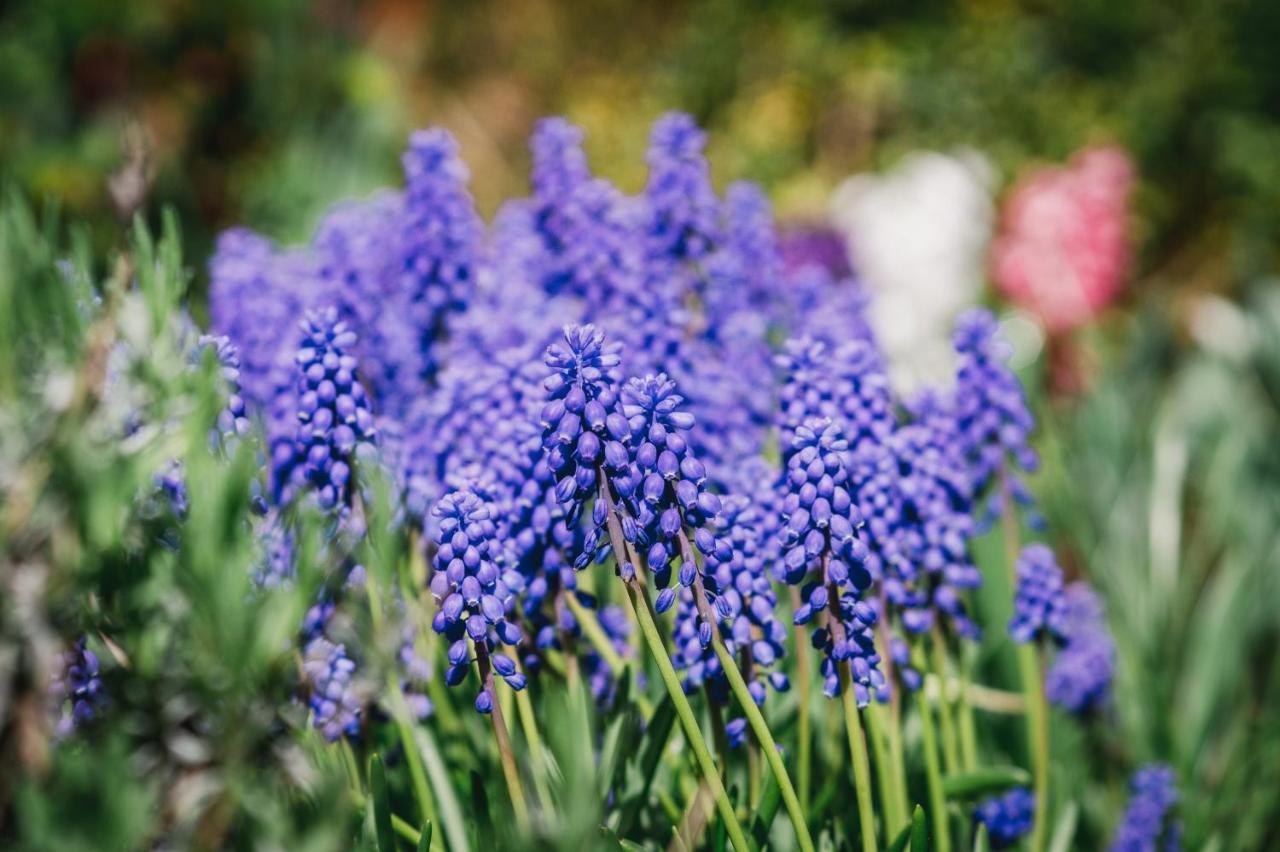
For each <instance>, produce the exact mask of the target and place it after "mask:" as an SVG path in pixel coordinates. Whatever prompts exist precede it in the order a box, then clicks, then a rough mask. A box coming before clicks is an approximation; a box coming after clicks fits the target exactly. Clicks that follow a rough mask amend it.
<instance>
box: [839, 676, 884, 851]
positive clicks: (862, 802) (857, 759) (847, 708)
mask: <svg viewBox="0 0 1280 852" xmlns="http://www.w3.org/2000/svg"><path fill="white" fill-rule="evenodd" d="M839 671H840V681H841V683H840V700H841V702H842V703H843V704H844V727H845V732H846V733H847V734H848V737H849V757H850V759H851V760H852V761H853V786H854V792H855V793H856V794H857V797H858V826H859V828H860V829H861V831H862V852H875V850H876V848H877V847H876V822H875V819H876V817H875V811H874V810H873V808H872V807H871V766H870V761H868V760H867V743H866V739H865V738H864V737H863V734H862V719H861V717H860V715H859V712H858V705H857V701H856V699H855V698H854V695H853V679H852V678H851V677H850V676H849V661H848V660H843V661H841V663H840V667H839Z"/></svg>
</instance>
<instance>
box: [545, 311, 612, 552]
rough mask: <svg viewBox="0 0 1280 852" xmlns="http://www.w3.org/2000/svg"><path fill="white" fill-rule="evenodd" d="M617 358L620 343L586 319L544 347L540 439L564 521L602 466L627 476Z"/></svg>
mask: <svg viewBox="0 0 1280 852" xmlns="http://www.w3.org/2000/svg"><path fill="white" fill-rule="evenodd" d="M621 362H622V357H621V355H620V347H619V346H618V345H617V344H615V343H605V335H604V332H603V331H601V330H600V329H598V328H596V327H595V326H593V325H590V324H588V325H582V326H577V325H575V326H568V327H566V328H565V330H564V345H561V344H559V343H554V344H552V345H551V346H549V347H548V348H547V355H546V364H547V366H548V367H549V368H550V369H551V371H552V373H551V375H550V376H548V377H547V379H546V381H545V382H543V387H544V388H545V389H546V393H547V403H546V405H544V406H543V408H542V412H541V421H542V441H543V447H544V449H545V450H546V461H547V465H548V467H549V468H550V470H551V473H552V475H553V476H554V477H555V481H556V491H555V493H556V499H557V500H558V502H559V503H560V506H561V508H562V509H563V510H564V514H565V520H566V523H568V524H570V525H572V524H573V523H574V522H575V521H576V520H577V518H578V517H579V516H580V515H581V513H582V508H583V504H584V502H585V501H586V500H588V499H589V498H590V497H592V496H593V495H594V494H595V493H596V488H597V485H598V483H597V471H599V470H600V469H601V468H602V467H603V468H605V469H608V470H609V471H611V472H615V473H618V474H620V475H622V477H623V480H622V481H623V482H628V481H629V480H628V479H627V478H626V475H627V474H628V472H629V463H630V459H629V457H628V453H627V448H626V446H624V444H623V442H624V441H626V440H627V439H628V437H629V436H630V434H631V427H630V425H629V424H628V422H627V419H626V418H625V417H624V416H623V415H622V413H621V412H619V411H617V410H616V405H617V390H616V388H617V384H618V380H619V376H620V371H619V369H618V366H619V364H621ZM628 494H629V492H624V493H623V494H622V495H621V496H624V497H625V496H628ZM600 509H601V511H602V510H603V506H601V507H600ZM602 520H603V519H600V521H602ZM597 526H599V522H598V523H597ZM593 538H595V539H596V540H593V541H592V542H591V546H589V547H587V548H586V550H587V551H593V550H594V549H595V544H596V541H598V536H596V537H593Z"/></svg>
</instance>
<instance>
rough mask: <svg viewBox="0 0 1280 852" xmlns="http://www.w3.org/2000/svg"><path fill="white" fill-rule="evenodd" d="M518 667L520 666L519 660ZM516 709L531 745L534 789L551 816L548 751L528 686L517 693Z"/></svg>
mask: <svg viewBox="0 0 1280 852" xmlns="http://www.w3.org/2000/svg"><path fill="white" fill-rule="evenodd" d="M516 667H517V668H519V667H520V664H519V663H518V662H517V663H516ZM516 709H517V710H518V711H519V716H520V730H521V731H523V732H524V741H525V742H526V743H527V744H528V745H529V763H530V764H531V769H532V770H533V790H534V793H535V794H537V797H538V802H539V804H540V805H541V806H542V811H543V814H544V815H546V816H550V814H551V801H552V799H551V788H550V786H548V783H547V763H546V752H545V751H544V750H543V748H542V736H541V735H540V734H539V733H538V721H537V719H536V718H535V716H534V714H533V702H532V701H531V700H530V699H529V690H528V689H527V688H526V689H522V690H520V691H519V692H517V693H516Z"/></svg>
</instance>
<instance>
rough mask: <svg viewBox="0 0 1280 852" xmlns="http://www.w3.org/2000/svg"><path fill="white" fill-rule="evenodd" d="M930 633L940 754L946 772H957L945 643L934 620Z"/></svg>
mask: <svg viewBox="0 0 1280 852" xmlns="http://www.w3.org/2000/svg"><path fill="white" fill-rule="evenodd" d="M930 633H931V635H932V637H933V653H932V655H931V662H932V664H933V672H934V674H935V675H937V677H938V725H939V727H940V728H941V729H942V756H943V759H944V761H945V764H946V767H947V771H948V772H959V771H960V749H959V746H958V742H957V739H956V726H955V720H954V719H952V717H951V698H950V696H948V695H947V692H948V690H947V682H948V681H949V680H950V676H949V675H950V673H949V671H948V668H949V667H948V665H947V645H946V642H945V641H944V640H943V638H942V630H941V629H939V627H938V624H937V622H936V621H935V622H934V625H933V630H931V631H930Z"/></svg>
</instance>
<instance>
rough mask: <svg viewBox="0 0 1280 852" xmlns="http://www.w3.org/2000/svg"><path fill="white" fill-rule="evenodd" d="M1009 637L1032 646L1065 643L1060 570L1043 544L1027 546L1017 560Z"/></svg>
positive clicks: (1066, 628) (1066, 630) (1063, 601)
mask: <svg viewBox="0 0 1280 852" xmlns="http://www.w3.org/2000/svg"><path fill="white" fill-rule="evenodd" d="M1009 635H1010V636H1012V637H1013V641H1015V642H1032V641H1035V640H1037V639H1040V638H1041V637H1047V638H1049V639H1053V640H1054V641H1056V642H1064V641H1066V639H1067V636H1068V624H1067V606H1066V600H1065V598H1064V596H1063V591H1062V569H1061V568H1059V567H1058V562H1057V560H1056V559H1055V558H1054V556H1053V551H1052V550H1050V549H1049V548H1048V547H1046V546H1045V545H1043V544H1038V543H1036V544H1028V545H1027V546H1026V547H1024V548H1023V549H1022V553H1021V554H1020V555H1019V556H1018V586H1017V590H1016V592H1015V595H1014V600H1013V618H1011V619H1010V620H1009Z"/></svg>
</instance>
